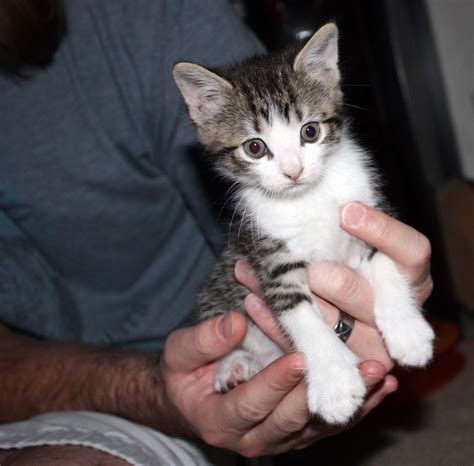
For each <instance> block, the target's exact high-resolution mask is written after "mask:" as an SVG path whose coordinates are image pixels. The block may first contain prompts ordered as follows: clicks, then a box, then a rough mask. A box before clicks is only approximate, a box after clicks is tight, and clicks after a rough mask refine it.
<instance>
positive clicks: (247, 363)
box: [214, 350, 261, 393]
mask: <svg viewBox="0 0 474 466" xmlns="http://www.w3.org/2000/svg"><path fill="white" fill-rule="evenodd" d="M260 369H261V367H260V365H259V364H258V363H257V362H256V361H255V360H254V359H253V358H252V357H251V356H250V355H249V354H248V353H247V352H245V351H242V350H238V351H234V352H233V353H231V354H229V355H228V356H226V357H225V358H223V359H222V360H221V361H219V363H218V366H217V370H216V375H215V379H214V390H215V391H216V392H220V393H227V392H229V391H230V390H232V389H234V388H235V387H237V386H238V385H240V384H241V383H243V382H246V381H247V380H249V379H251V378H252V377H253V376H254V375H255V374H256V373H257V372H260Z"/></svg>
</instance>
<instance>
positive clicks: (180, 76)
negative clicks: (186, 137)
mask: <svg viewBox="0 0 474 466" xmlns="http://www.w3.org/2000/svg"><path fill="white" fill-rule="evenodd" d="M173 77H174V80H175V81H176V84H177V86H178V87H179V90H180V91H181V94H182V95H183V98H184V100H185V102H186V104H187V106H188V109H189V113H190V115H191V118H192V119H193V120H194V121H195V122H196V123H198V124H199V123H200V122H201V121H203V120H207V119H208V118H209V117H212V116H213V115H215V114H216V113H217V112H218V111H219V110H220V109H221V107H222V105H223V104H224V103H225V101H226V95H227V93H228V92H229V91H230V90H232V84H230V83H229V82H228V81H226V80H225V79H223V78H221V77H220V76H218V75H217V74H215V73H213V72H212V71H209V70H207V69H206V68H204V67H202V66H199V65H195V64H194V63H188V62H181V63H177V64H176V65H175V66H174V68H173Z"/></svg>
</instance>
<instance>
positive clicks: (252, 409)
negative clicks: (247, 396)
mask: <svg viewBox="0 0 474 466" xmlns="http://www.w3.org/2000/svg"><path fill="white" fill-rule="evenodd" d="M236 410H237V413H236V414H237V416H238V417H239V419H241V420H242V421H244V422H247V423H253V422H257V421H259V420H261V419H263V418H264V417H265V416H266V415H267V413H266V412H264V411H263V410H262V409H261V408H259V407H258V406H255V405H254V404H252V403H249V402H248V401H242V402H241V403H239V404H238V405H237V408H236Z"/></svg>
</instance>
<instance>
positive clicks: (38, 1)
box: [0, 0, 66, 75]
mask: <svg viewBox="0 0 474 466" xmlns="http://www.w3.org/2000/svg"><path fill="white" fill-rule="evenodd" d="M65 32H66V20H65V16H64V5H63V1H62V0H0V71H2V72H6V73H9V74H15V75H23V74H25V73H26V72H27V71H28V69H31V68H35V67H45V66H47V65H48V64H49V63H50V62H51V61H52V59H53V57H54V53H55V52H56V50H57V48H58V46H59V44H60V42H61V39H62V38H63V36H64V34H65Z"/></svg>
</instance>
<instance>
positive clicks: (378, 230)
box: [373, 217, 392, 241]
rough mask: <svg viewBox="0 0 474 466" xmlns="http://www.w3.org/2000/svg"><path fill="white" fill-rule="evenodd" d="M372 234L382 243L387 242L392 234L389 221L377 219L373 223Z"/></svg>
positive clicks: (381, 218)
mask: <svg viewBox="0 0 474 466" xmlns="http://www.w3.org/2000/svg"><path fill="white" fill-rule="evenodd" d="M373 225H374V234H375V235H376V236H377V237H378V238H379V240H382V241H388V240H389V239H390V238H391V234H392V225H391V223H390V221H388V220H387V219H386V218H383V217H377V218H376V220H375V219H374V221H373Z"/></svg>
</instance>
